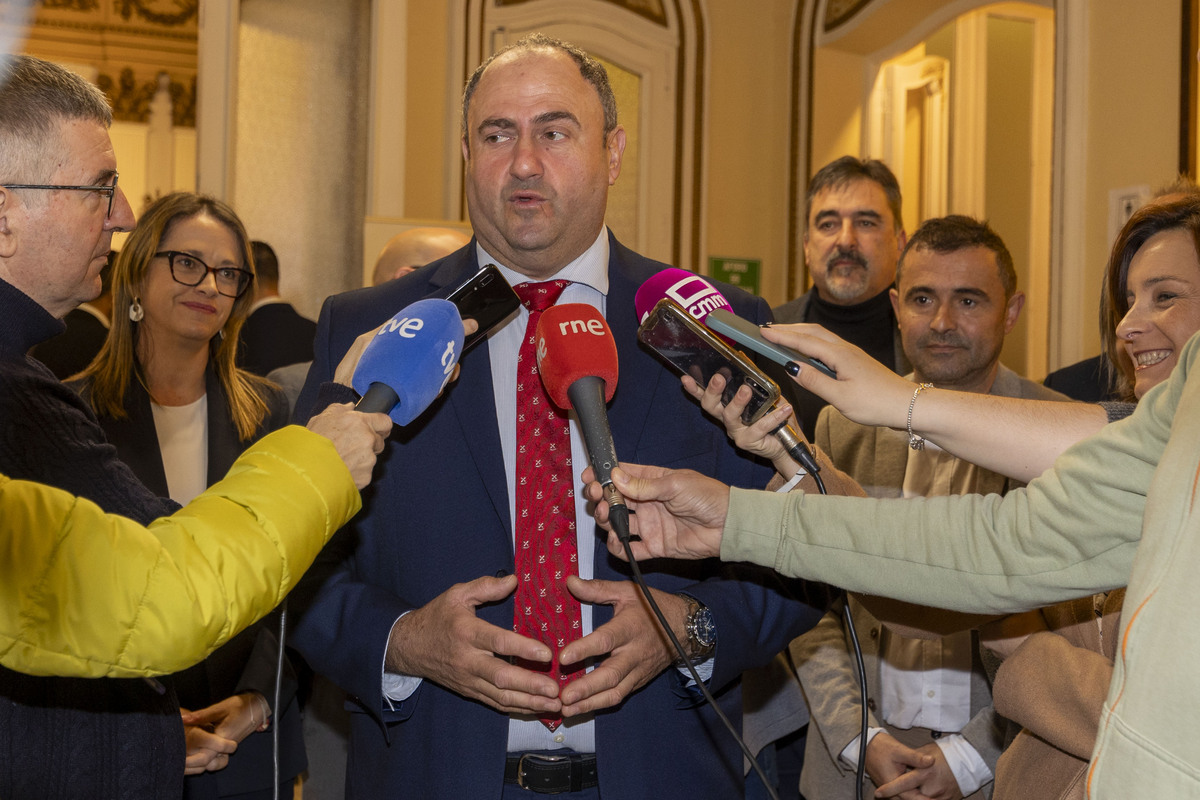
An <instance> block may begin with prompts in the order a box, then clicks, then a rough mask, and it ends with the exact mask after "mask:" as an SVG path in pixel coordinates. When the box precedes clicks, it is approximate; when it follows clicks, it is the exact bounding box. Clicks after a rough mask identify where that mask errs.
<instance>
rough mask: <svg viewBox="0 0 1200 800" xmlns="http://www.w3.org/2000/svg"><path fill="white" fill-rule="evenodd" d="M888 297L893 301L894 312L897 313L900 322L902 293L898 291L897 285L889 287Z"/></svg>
mask: <svg viewBox="0 0 1200 800" xmlns="http://www.w3.org/2000/svg"><path fill="white" fill-rule="evenodd" d="M888 298H890V299H891V301H892V313H893V314H895V315H896V320H897V323H898V322H899V320H900V293H899V292H897V291H896V287H894V286H893V287H892V288H891V289H888Z"/></svg>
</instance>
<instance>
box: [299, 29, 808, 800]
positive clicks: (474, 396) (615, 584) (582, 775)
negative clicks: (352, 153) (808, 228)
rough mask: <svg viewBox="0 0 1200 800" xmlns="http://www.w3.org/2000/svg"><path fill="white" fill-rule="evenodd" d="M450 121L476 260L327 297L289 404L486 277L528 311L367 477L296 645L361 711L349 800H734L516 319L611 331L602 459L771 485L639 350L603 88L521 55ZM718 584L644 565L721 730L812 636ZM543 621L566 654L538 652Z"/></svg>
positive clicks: (472, 355) (723, 744)
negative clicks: (441, 292) (614, 218)
mask: <svg viewBox="0 0 1200 800" xmlns="http://www.w3.org/2000/svg"><path fill="white" fill-rule="evenodd" d="M463 106H464V111H463V138H462V152H463V157H464V160H465V164H466V169H465V179H466V196H467V203H468V210H469V213H470V219H471V226H472V228H473V229H474V232H475V239H474V240H473V242H472V243H471V244H469V245H468V246H467V247H465V248H462V249H460V250H458V251H456V252H455V253H452V254H451V255H449V256H447V257H446V258H443V259H441V260H439V261H435V262H434V263H433V264H430V265H428V266H426V267H425V268H423V269H421V270H418V271H416V272H414V273H410V274H409V275H406V276H404V277H402V278H399V279H397V280H393V281H388V282H387V283H384V284H382V285H380V286H376V287H373V288H370V289H363V290H359V291H357V292H351V293H348V294H346V295H341V296H338V297H334V298H331V299H330V300H329V301H328V302H327V303H326V306H325V308H324V309H323V311H322V313H321V319H320V322H319V330H318V335H317V347H316V353H317V360H316V362H315V363H314V364H313V368H312V370H311V372H310V375H309V380H308V384H307V385H306V387H305V391H304V393H303V394H302V395H301V398H300V402H299V407H300V410H301V412H302V413H303V412H304V411H305V410H306V409H311V408H312V407H313V404H314V402H315V400H316V399H317V396H318V391H319V390H320V393H321V394H322V402H324V401H325V400H327V399H330V398H331V397H333V395H332V394H331V393H330V392H329V390H328V389H326V388H325V387H324V386H321V382H322V381H326V380H328V379H329V376H330V374H331V373H332V362H331V360H330V359H336V358H337V357H338V355H339V354H340V353H341V352H343V351H344V350H345V349H346V348H347V347H349V345H350V342H351V341H352V340H353V338H354V337H355V336H356V335H358V334H359V333H362V332H363V331H365V330H369V329H370V328H371V327H373V326H375V325H378V324H380V323H381V322H383V321H384V320H386V319H387V318H388V317H389V316H390V315H392V314H393V313H395V311H396V310H397V309H400V308H404V307H405V306H406V305H407V304H409V303H411V302H413V301H414V300H416V299H418V298H421V297H424V296H427V295H429V294H431V293H432V292H434V291H435V290H438V289H441V288H445V287H447V286H454V285H456V284H458V283H461V282H462V281H463V280H464V279H466V278H467V277H468V276H470V275H472V274H474V273H475V271H476V270H477V269H478V266H479V265H480V264H486V263H495V264H497V265H498V267H499V269H500V270H501V272H502V273H503V274H504V276H505V278H506V279H507V280H508V281H509V282H510V283H512V284H514V288H515V289H516V290H517V291H518V294H522V295H524V296H525V298H526V301H527V302H528V306H527V307H524V308H522V309H521V310H519V311H518V313H517V315H515V317H514V319H512V320H510V321H509V322H508V323H507V324H505V325H504V326H502V327H500V328H498V329H496V330H494V331H493V332H492V334H491V335H490V337H489V338H488V339H487V340H486V341H485V342H483V343H480V344H479V345H477V346H476V347H475V348H474V349H473V350H471V351H470V352H468V353H466V354H465V355H464V356H463V361H462V365H463V378H462V381H461V382H460V383H458V384H456V385H455V386H453V387H451V388H450V389H448V390H447V392H446V395H445V396H444V402H440V403H438V404H436V405H435V407H434V408H433V409H432V410H431V411H430V412H429V413H427V414H425V415H424V416H422V417H421V418H420V419H418V420H417V421H415V422H414V423H412V424H411V425H409V426H408V427H407V428H406V429H405V431H404V433H403V434H402V438H403V440H404V442H403V451H404V455H405V458H403V459H400V458H397V457H396V456H398V455H399V452H393V453H391V454H390V455H391V456H392V457H391V458H389V457H388V455H389V454H387V453H385V454H384V456H383V457H382V458H381V462H382V463H383V464H384V469H383V473H384V474H383V476H382V477H381V479H380V483H379V484H378V485H377V486H378V488H377V490H376V491H373V493H372V495H371V497H369V498H368V499H367V503H366V506H365V508H364V513H362V514H360V515H359V517H358V518H357V519H356V522H355V524H354V530H353V531H352V533H353V535H354V536H355V537H356V538H357V541H358V542H359V544H358V547H357V549H356V551H355V553H354V554H353V558H352V559H350V560H348V561H347V563H346V564H345V565H344V566H343V569H342V570H341V571H340V572H339V573H338V574H336V575H335V576H333V577H332V578H330V579H329V580H327V581H326V582H325V583H324V585H323V586H322V587H321V589H320V591H319V593H318V594H317V596H316V598H315V601H314V603H313V604H312V606H311V608H309V609H308V610H307V612H306V613H303V614H301V615H300V618H299V621H298V623H297V626H296V628H295V637H294V642H295V644H296V646H297V647H298V648H299V649H300V650H301V652H302V653H303V654H304V656H305V657H306V658H307V659H308V660H309V662H310V663H311V664H312V665H313V667H314V669H316V670H317V671H318V672H322V673H324V674H326V675H328V676H330V677H331V678H332V679H333V680H334V681H335V682H337V683H338V684H340V685H341V686H342V687H343V688H344V689H346V690H347V691H348V692H349V694H350V696H351V698H352V701H353V703H354V705H355V710H356V711H357V712H359V713H355V714H353V715H352V717H353V720H352V723H351V726H352V727H351V742H350V764H349V768H348V770H347V771H348V776H347V784H348V788H349V795H350V796H352V797H384V796H389V793H394V792H395V791H397V787H402V788H403V790H404V791H405V792H408V793H410V794H412V795H413V796H419V797H423V798H464V797H518V796H520V797H526V796H528V795H529V794H530V792H556V793H558V792H561V793H562V794H561V795H560V796H562V797H569V798H584V797H586V798H593V799H594V798H599V797H601V796H604V797H607V798H610V800H611V799H613V798H634V797H689V798H714V800H715V799H716V798H731V797H739V796H741V791H742V789H741V785H742V779H741V759H742V757H741V754H740V752H739V750H738V748H737V746H736V744H735V742H734V740H733V738H732V737H731V736H730V735H729V734H728V733H727V732H726V731H725V730H723V728H722V727H721V724H720V723H719V721H718V720H717V717H716V714H715V711H714V709H713V708H711V707H709V706H708V704H706V703H704V702H703V701H702V700H701V699H700V697H699V695H698V694H697V693H696V690H695V688H694V687H689V686H688V681H687V680H686V679H685V678H684V677H683V675H682V674H681V673H680V671H679V670H678V669H676V668H675V667H674V666H673V662H674V660H675V658H676V656H675V654H674V653H673V652H672V651H671V650H670V649H669V648H668V645H667V644H666V640H665V638H664V636H663V635H662V633H661V630H660V629H659V628H658V624H657V622H656V621H655V619H654V618H653V617H652V616H651V615H650V613H649V611H648V609H647V607H646V606H645V604H644V603H643V600H642V598H641V597H640V595H639V593H638V590H637V589H636V587H635V585H634V584H633V583H632V582H631V581H630V580H629V573H628V572H627V571H626V570H625V569H623V568H622V565H621V564H620V563H619V562H617V561H616V560H614V559H610V558H609V557H608V556H607V552H606V550H605V549H604V538H603V537H602V536H598V535H597V534H596V530H595V528H594V526H593V524H592V523H591V521H590V520H589V518H588V511H587V504H586V502H585V501H584V499H583V497H582V494H581V493H580V492H579V491H578V489H579V475H580V472H581V471H582V468H583V466H584V465H585V464H586V462H587V455H586V451H585V449H584V447H583V443H582V440H581V438H580V435H579V430H578V426H577V424H576V423H575V422H574V421H569V417H568V416H567V414H566V411H565V410H563V409H557V408H554V407H553V406H552V405H551V402H550V400H549V399H548V398H545V397H543V396H542V395H541V379H540V377H539V376H538V374H537V373H536V371H534V367H535V365H536V357H535V354H534V352H533V350H532V345H533V342H534V337H533V330H532V326H531V323H530V320H533V319H534V316H533V315H535V314H540V313H541V310H542V309H544V308H545V307H547V306H548V305H553V304H555V303H557V304H558V305H560V306H561V305H562V304H567V303H580V304H586V305H589V306H591V307H593V308H594V309H596V310H598V311H599V312H600V313H602V314H603V315H604V316H605V317H606V318H607V320H608V324H609V326H610V327H611V330H612V335H613V338H614V339H615V343H616V350H617V356H618V360H619V363H620V373H621V375H620V385H619V387H618V388H617V390H616V396H615V397H614V399H613V401H612V404H611V407H610V409H609V419H610V422H611V425H612V433H613V438H614V440H615V444H616V449H617V452H618V453H623V454H628V455H627V457H629V458H636V457H638V454H641V457H643V458H648V459H651V460H652V461H655V462H657V463H664V464H665V463H670V464H673V465H678V466H690V467H692V468H694V469H698V470H701V471H703V472H706V473H708V474H716V475H725V476H727V478H728V479H729V480H733V481H735V482H737V483H739V484H742V485H763V484H765V483H766V480H767V478H768V477H769V475H768V473H767V471H766V470H765V469H764V468H763V467H762V466H761V465H760V464H756V463H755V462H753V461H751V460H749V459H748V458H746V457H745V456H744V455H742V454H740V453H738V452H737V451H736V450H735V448H733V447H732V446H731V445H730V444H729V443H728V441H727V440H726V437H725V436H724V435H722V434H720V433H719V432H717V431H715V430H709V429H708V428H707V426H706V424H705V423H704V422H703V421H702V419H701V412H700V410H699V409H698V408H696V406H695V405H694V404H693V403H692V402H691V401H690V400H689V399H688V398H687V396H686V395H685V394H684V393H683V392H681V391H680V388H679V382H678V379H677V378H676V377H675V376H674V375H673V374H672V373H671V372H670V371H668V370H667V369H666V368H665V367H664V366H663V365H662V364H661V363H660V362H658V361H657V360H656V359H655V358H654V357H653V356H652V355H651V354H650V353H648V352H646V351H645V350H644V349H642V348H640V347H639V346H638V342H637V319H636V315H635V313H634V302H633V301H634V294H635V293H636V291H637V289H638V288H639V287H640V286H641V284H642V283H643V282H644V281H646V280H647V279H648V278H650V277H651V276H652V275H654V274H655V273H657V272H658V271H660V270H662V269H665V268H666V265H665V264H660V263H657V262H653V261H650V260H649V259H646V258H644V257H642V256H639V255H637V254H636V253H633V252H632V251H630V250H628V249H627V248H625V247H623V246H622V245H621V244H620V243H619V242H618V241H617V240H616V238H615V237H614V236H613V235H612V234H611V233H610V232H609V231H608V230H607V229H606V227H605V224H604V214H605V209H606V206H607V196H608V187H609V186H610V185H612V184H613V183H614V182H615V181H616V180H617V177H618V175H619V174H620V169H621V158H622V154H623V152H624V147H625V131H624V128H622V127H621V126H620V125H619V124H618V122H617V115H616V104H615V101H614V100H613V95H612V90H611V88H610V87H609V84H608V79H607V75H606V73H605V71H604V68H603V67H602V66H601V65H600V64H599V63H598V62H597V61H596V60H595V59H592V58H591V57H589V56H588V55H587V54H585V53H583V52H582V51H580V50H578V49H577V48H575V47H572V46H570V45H567V44H565V43H563V42H559V41H556V40H553V39H549V38H547V37H543V36H537V35H535V36H533V37H528V38H526V39H523V40H521V41H520V42H518V43H517V44H515V45H513V46H511V47H509V48H506V49H504V50H502V51H500V52H499V53H497V54H496V55H495V56H493V57H492V58H490V59H489V60H488V61H486V62H485V63H484V64H483V65H482V66H481V67H480V68H479V69H478V70H477V71H476V72H475V74H474V75H473V76H472V78H471V80H470V82H469V83H468V85H467V88H466V91H465V93H464V101H463ZM721 291H722V292H723V293H724V294H725V295H726V297H727V298H728V299H729V300H730V302H731V303H732V304H733V306H734V308H735V310H736V311H737V312H738V313H739V314H741V315H742V316H745V317H748V318H751V319H755V320H757V321H765V320H766V318H767V313H768V312H767V308H766V305H765V304H764V303H763V302H762V301H761V300H758V299H756V298H753V297H752V296H750V295H748V294H746V293H745V292H742V291H739V290H737V289H735V288H734V287H731V286H722V287H721ZM555 296H557V300H555V299H554V297H555ZM520 409H525V410H520ZM534 420H540V421H539V422H537V424H533V422H534ZM568 456H569V460H568V459H567V457H568ZM418 463H420V467H419V468H414V467H415V466H416V465H417V464H418ZM406 465H409V466H406ZM556 479H557V480H556ZM556 495H557V496H559V497H560V499H558V500H552V499H551V498H552V497H554V496H556ZM576 521H578V527H575V525H576ZM543 527H544V528H545V529H546V530H542V528H543ZM552 529H557V531H556V532H555V533H553V534H549V532H548V531H549V530H552ZM348 541H349V540H348ZM547 549H549V550H550V552H546V550H547ZM543 563H545V564H546V565H549V564H551V563H554V564H557V565H559V566H557V567H555V568H554V569H548V568H545V567H543V566H542V565H543ZM713 566H714V565H713V564H712V563H711V562H709V563H707V564H703V565H701V567H700V569H699V570H696V571H685V572H675V571H673V570H672V569H659V568H658V567H657V566H655V567H654V568H653V569H651V570H649V571H648V574H647V581H648V583H649V584H650V586H651V592H652V593H653V595H654V597H655V598H656V599H657V601H658V603H659V604H660V605H661V606H662V610H663V612H664V614H665V616H666V619H667V620H668V623H669V624H670V625H671V627H672V628H673V629H674V632H675V633H676V634H677V636H678V637H679V639H680V641H681V642H683V643H684V645H685V647H686V648H687V650H688V652H689V654H690V655H691V657H693V658H695V659H696V660H698V661H700V662H703V664H704V666H705V668H706V669H708V670H711V672H710V673H709V675H710V677H709V678H708V681H709V683H710V685H711V686H712V687H713V688H714V689H715V690H718V691H719V693H718V694H717V700H718V702H719V703H720V704H721V707H722V709H723V710H724V713H725V714H727V715H728V716H729V717H731V718H732V719H734V720H738V719H739V718H740V705H741V695H740V691H739V688H738V685H737V678H738V676H739V675H740V674H741V672H742V671H743V670H744V669H746V668H747V667H749V666H752V665H755V664H760V663H763V662H765V661H767V660H768V659H769V658H770V657H771V655H772V654H773V653H775V652H777V651H778V650H779V649H780V648H781V647H783V646H784V644H786V642H787V641H789V640H790V638H791V637H792V635H794V633H798V632H800V631H801V630H805V629H807V628H808V627H809V626H810V625H811V624H812V623H813V622H814V621H815V619H816V618H817V617H818V616H819V612H816V611H815V610H813V609H811V608H809V607H807V606H805V605H803V604H802V603H800V602H799V601H798V600H796V599H794V598H793V597H791V596H790V595H788V594H786V593H785V592H784V590H783V587H782V586H781V585H780V584H778V583H776V582H775V581H774V580H773V579H771V578H769V577H767V576H766V575H765V574H764V573H761V572H750V573H746V572H742V571H740V568H739V569H737V570H735V571H734V572H729V571H725V570H713V569H712V567H713ZM576 573H577V574H576ZM514 597H519V598H520V599H519V600H517V599H514ZM543 597H544V598H546V601H547V602H545V603H543ZM550 598H554V599H553V600H551V599H550ZM535 607H536V608H537V609H539V610H538V611H537V612H535V611H534V609H535ZM542 612H544V613H545V618H544V619H541V618H540V617H539V620H538V621H539V622H544V623H545V630H546V634H543V633H542V627H541V625H540V624H534V625H533V626H531V628H532V629H531V630H529V632H528V633H524V632H522V633H518V632H517V631H518V630H521V631H525V630H526V628H525V627H524V625H525V624H526V623H527V621H532V619H533V618H534V617H535V615H539V614H541V613H542ZM560 622H561V623H563V628H562V634H561V635H560V636H554V637H550V636H548V635H547V634H548V633H549V631H550V629H551V627H552V626H557V625H558V624H559V623H560ZM709 623H712V626H713V627H710V626H709ZM518 626H521V627H518ZM714 627H715V633H714ZM789 631H792V632H794V633H789ZM552 665H553V666H552ZM589 668H590V671H587V670H588V669H589ZM552 670H553V672H552ZM555 672H556V673H558V674H557V675H555V674H553V673H555Z"/></svg>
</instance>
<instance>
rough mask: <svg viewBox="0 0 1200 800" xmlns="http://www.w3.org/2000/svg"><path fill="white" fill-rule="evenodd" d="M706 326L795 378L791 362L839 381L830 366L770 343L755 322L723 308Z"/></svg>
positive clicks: (719, 309) (715, 312)
mask: <svg viewBox="0 0 1200 800" xmlns="http://www.w3.org/2000/svg"><path fill="white" fill-rule="evenodd" d="M704 324H705V325H707V326H708V327H710V328H712V329H713V330H714V331H716V332H717V333H719V334H721V335H723V336H728V337H729V338H730V339H733V340H734V341H735V342H737V343H738V344H740V345H742V346H743V347H748V348H750V349H751V350H753V351H754V352H756V353H758V354H759V355H762V356H765V357H767V358H769V359H771V360H772V361H774V362H775V363H777V364H781V365H783V366H784V367H785V368H787V369H788V372H789V373H790V374H791V375H793V376H795V375H796V374H797V373H798V372H799V370H798V369H797V370H796V372H792V368H791V367H788V363H789V362H795V363H797V364H808V365H809V366H811V367H814V368H815V369H818V370H820V371H821V372H823V373H825V374H826V375H828V376H829V377H831V378H834V379H837V373H836V372H834V371H833V370H832V369H831V368H830V367H829V366H827V365H826V364H824V363H823V362H821V361H818V360H817V359H815V358H809V357H808V356H806V355H803V354H802V353H798V352H796V351H795V350H793V349H792V348H790V347H784V346H783V345H781V344H776V343H775V342H769V341H767V340H766V339H764V338H763V335H762V331H760V330H759V328H758V326H757V325H755V324H754V323H753V322H750V321H748V320H744V319H742V318H741V317H739V316H736V315H734V314H730V313H729V312H728V311H726V310H725V309H723V308H718V309H716V310H714V311H712V312H710V313H709V315H708V317H707V318H706V319H705V320H704Z"/></svg>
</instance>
